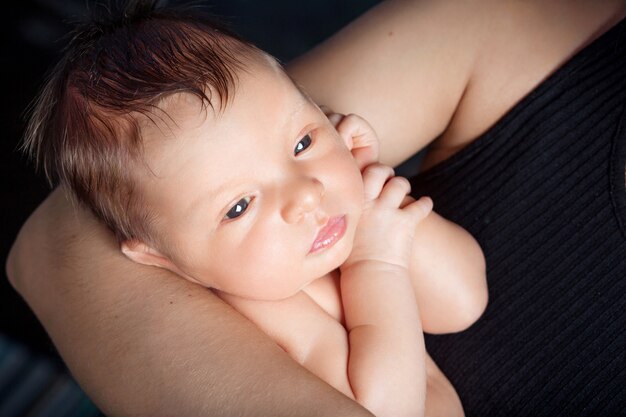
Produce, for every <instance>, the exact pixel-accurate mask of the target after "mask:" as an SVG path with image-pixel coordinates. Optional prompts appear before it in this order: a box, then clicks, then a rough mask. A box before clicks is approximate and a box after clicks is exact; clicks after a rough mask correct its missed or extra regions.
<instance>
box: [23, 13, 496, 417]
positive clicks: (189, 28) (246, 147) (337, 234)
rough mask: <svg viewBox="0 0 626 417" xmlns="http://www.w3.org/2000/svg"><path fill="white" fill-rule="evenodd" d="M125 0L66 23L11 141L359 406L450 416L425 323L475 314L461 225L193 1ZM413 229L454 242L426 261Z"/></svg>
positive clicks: (130, 237)
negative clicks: (415, 194) (417, 195)
mask: <svg viewBox="0 0 626 417" xmlns="http://www.w3.org/2000/svg"><path fill="white" fill-rule="evenodd" d="M133 4H134V6H133V7H131V8H129V9H128V10H126V11H125V13H124V14H123V17H120V18H119V19H117V20H110V21H107V22H91V23H87V24H85V25H83V26H80V27H78V28H77V29H76V31H75V33H74V36H73V38H72V41H71V42H70V45H69V47H68V48H67V50H66V52H65V55H64V56H63V58H62V60H61V62H60V63H59V64H58V65H57V67H56V68H55V70H54V71H53V73H52V75H51V77H50V79H49V81H48V83H47V85H46V86H45V87H44V90H43V92H42V94H41V95H40V97H39V99H38V101H37V103H36V104H35V107H34V110H33V115H32V118H31V122H30V124H29V128H28V131H27V135H26V143H25V145H26V148H27V149H28V150H29V151H30V153H31V154H32V155H33V156H34V158H35V159H36V161H37V162H38V164H39V165H41V166H43V167H44V169H45V171H46V174H47V175H48V177H49V178H50V179H51V180H52V181H53V182H58V183H62V184H66V185H68V186H69V188H71V189H72V190H73V192H74V194H75V195H76V196H77V197H78V198H79V200H80V201H82V202H84V203H85V204H87V205H88V206H89V207H90V208H91V209H92V210H93V211H94V213H95V214H96V215H97V216H99V217H100V218H101V219H102V220H103V221H104V222H105V223H106V224H107V225H108V226H109V227H110V228H111V229H112V230H113V231H114V232H115V233H116V235H117V237H118V239H119V241H120V246H121V250H122V252H123V253H124V254H125V255H126V256H127V257H129V258H130V259H132V260H133V261H135V262H138V263H142V264H146V265H153V266H157V267H160V268H166V269H168V270H170V271H173V272H175V273H176V274H178V275H180V276H181V277H183V278H186V279H188V280H190V281H193V282H196V283H198V284H200V285H203V286H206V287H208V288H211V289H212V290H213V291H215V292H216V293H217V294H218V295H219V296H220V297H221V298H222V299H223V300H224V301H226V302H227V303H228V304H230V305H231V306H232V307H233V308H235V309H236V310H237V311H239V312H240V313H241V314H243V315H244V316H246V317H247V318H248V319H250V320H251V321H252V322H254V323H255V324H256V325H257V326H259V327H260V328H261V329H262V330H263V331H264V332H265V333H267V334H268V336H269V337H271V338H272V339H273V340H275V341H276V343H277V344H278V345H279V346H281V347H282V348H283V349H284V350H285V351H286V352H288V353H289V354H290V355H291V356H292V357H293V358H294V359H295V360H296V361H298V362H299V363H300V364H302V365H303V366H304V367H306V368H307V369H309V370H310V371H311V372H313V373H314V374H316V375H317V376H319V377H320V378H322V379H323V380H325V381H326V382H328V383H329V384H330V385H332V386H333V387H335V388H336V389H338V390H339V391H341V392H342V393H344V394H345V395H347V396H349V397H351V398H353V399H355V400H356V401H358V402H359V403H361V404H362V405H364V406H365V407H366V408H368V409H369V410H371V411H372V412H373V413H374V414H376V415H378V416H384V415H390V416H405V415H406V416H415V415H421V414H423V413H424V407H425V404H426V411H427V412H428V413H429V414H437V413H442V415H459V414H462V409H461V407H460V403H459V401H458V398H457V397H456V394H455V392H454V390H453V389H452V388H451V386H450V385H449V383H448V382H447V380H446V379H445V377H444V376H443V374H441V372H440V371H439V370H438V369H437V367H436V366H435V365H434V363H432V361H431V360H430V359H429V358H428V357H427V355H426V353H425V351H424V343H423V336H422V330H423V328H424V329H427V330H428V331H431V332H449V331H458V330H461V329H463V328H465V327H467V326H468V325H469V324H471V322H473V321H474V320H476V319H477V317H478V315H479V314H480V312H482V309H483V308H484V303H485V300H486V284H485V280H484V261H483V258H482V254H481V252H480V249H479V248H478V246H477V245H476V243H475V242H474V240H473V239H471V237H470V236H469V235H468V234H467V233H466V232H465V231H464V230H462V229H460V228H459V227H456V226H454V225H452V224H450V223H448V222H446V221H444V220H443V219H441V218H439V217H438V216H437V215H436V214H435V213H432V212H431V208H432V203H431V201H430V199H428V198H425V197H424V198H421V199H419V200H417V201H413V200H412V199H410V198H409V197H407V194H408V193H409V191H410V187H409V183H408V181H407V180H405V179H403V178H400V177H395V176H394V174H393V170H392V169H391V168H389V167H386V166H384V165H382V164H380V163H378V161H377V158H378V142H377V138H376V136H375V134H374V132H373V130H372V129H371V128H370V126H369V125H368V124H367V123H366V122H365V121H364V120H362V119H361V118H359V117H358V116H355V115H350V116H345V117H344V116H341V115H335V114H332V115H330V116H329V117H327V115H325V114H324V112H322V111H321V110H320V108H319V107H318V106H317V105H316V104H315V103H313V102H312V101H311V100H310V99H309V98H308V97H307V95H306V94H304V93H303V92H302V91H301V90H300V89H299V88H297V87H296V86H295V85H294V83H293V82H292V80H291V79H290V78H289V77H288V76H287V75H286V74H285V73H284V71H283V70H282V68H281V67H280V65H279V64H278V63H277V62H276V61H275V60H274V59H273V58H271V57H270V56H268V55H267V54H265V53H263V52H262V51H259V50H258V49H256V48H254V47H253V46H251V45H249V44H247V43H246V42H244V41H242V40H240V39H238V38H237V37H236V36H235V35H233V34H230V33H229V32H228V31H226V30H224V29H223V28H221V27H220V26H219V25H218V24H216V23H215V22H213V21H211V20H210V19H208V18H206V17H205V16H203V15H202V14H200V13H199V12H198V11H197V10H194V11H193V12H190V11H185V10H176V9H167V10H166V9H160V10H153V8H152V7H150V6H149V5H148V6H146V5H143V4H142V3H141V2H135V3H133ZM427 234H430V236H445V237H446V243H447V244H449V246H450V251H446V252H443V251H440V252H442V253H438V255H439V256H436V257H434V259H425V258H426V256H424V253H431V252H428V251H425V250H424V246H425V244H424V243H426V244H427V243H428V241H429V239H430V237H429V236H427ZM433 263H434V264H435V266H434V267H430V266H432V265H433ZM421 265H427V266H429V267H426V268H424V267H423V266H421ZM461 268H463V270H461V271H460V270H459V269H461ZM464 274H466V275H464ZM470 277H471V278H470ZM476 277H478V278H476ZM465 279H471V280H473V281H474V282H475V281H476V280H477V279H478V281H479V282H480V283H479V285H478V286H477V287H478V290H476V291H473V292H468V293H464V292H463V289H464V288H466V287H467V285H464V284H463V281H464V280H465ZM450 281H453V282H455V283H456V281H458V282H459V285H458V289H459V290H458V293H457V292H455V293H454V294H439V292H440V291H437V289H438V288H444V287H446V286H447V284H449V282H450ZM416 300H417V301H416ZM422 300H424V302H422ZM418 304H419V309H418ZM468 305H469V306H477V307H473V308H469V309H468V308H467V306H468ZM468 310H469V311H471V314H469V315H467V314H464V313H463V312H465V311H468ZM442 311H444V312H445V314H441V312H442ZM459 312H461V313H459ZM468 317H469V318H468Z"/></svg>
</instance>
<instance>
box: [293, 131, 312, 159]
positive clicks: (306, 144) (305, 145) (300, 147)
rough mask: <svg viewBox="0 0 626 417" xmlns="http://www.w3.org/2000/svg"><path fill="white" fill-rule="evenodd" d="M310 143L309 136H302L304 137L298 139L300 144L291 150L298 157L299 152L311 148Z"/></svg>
mask: <svg viewBox="0 0 626 417" xmlns="http://www.w3.org/2000/svg"><path fill="white" fill-rule="evenodd" d="M311 142H312V139H311V135H308V134H307V135H304V137H303V138H302V139H300V142H298V144H297V145H296V148H295V149H294V150H293V154H294V155H298V154H299V153H300V152H302V151H304V150H305V149H306V148H308V147H309V146H311Z"/></svg>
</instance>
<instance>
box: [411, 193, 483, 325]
mask: <svg viewBox="0 0 626 417" xmlns="http://www.w3.org/2000/svg"><path fill="white" fill-rule="evenodd" d="M435 206H436V202H435ZM410 271H411V279H412V282H413V286H414V287H415V294H416V297H417V303H418V305H419V308H420V315H421V318H422V327H423V330H424V331H425V332H427V333H452V332H458V331H461V330H464V329H466V328H467V327H469V326H470V325H471V324H472V323H474V322H475V321H476V320H477V319H478V318H479V317H480V315H481V314H482V313H483V311H484V310H485V307H486V305H487V298H488V294H487V280H486V274H485V260H484V256H483V253H482V250H481V249H480V246H479V245H478V243H477V242H476V240H474V238H473V237H472V236H471V235H470V234H469V233H468V232H467V231H466V230H465V229H463V228H462V227H460V226H459V225H457V224H455V223H453V222H451V221H449V220H446V219H444V218H443V217H441V216H440V215H438V214H437V213H435V212H434V211H433V212H431V213H430V214H429V215H428V217H426V218H425V219H424V220H423V221H422V222H420V223H419V224H418V225H417V230H416V232H415V239H414V241H413V255H412V257H411V269H410Z"/></svg>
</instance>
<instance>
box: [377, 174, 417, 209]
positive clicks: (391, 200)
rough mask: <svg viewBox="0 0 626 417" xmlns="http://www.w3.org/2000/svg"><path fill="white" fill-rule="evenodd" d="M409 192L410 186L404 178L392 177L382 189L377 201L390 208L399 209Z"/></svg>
mask: <svg viewBox="0 0 626 417" xmlns="http://www.w3.org/2000/svg"><path fill="white" fill-rule="evenodd" d="M410 192H411V184H410V183H409V180H407V179H406V178H404V177H393V178H391V179H390V180H389V181H387V183H386V184H385V186H384V187H383V190H382V191H381V193H380V197H378V200H379V201H380V202H381V203H383V204H385V205H388V206H391V207H396V208H397V207H401V205H402V202H403V201H404V198H405V197H406V196H407V194H408V193H410Z"/></svg>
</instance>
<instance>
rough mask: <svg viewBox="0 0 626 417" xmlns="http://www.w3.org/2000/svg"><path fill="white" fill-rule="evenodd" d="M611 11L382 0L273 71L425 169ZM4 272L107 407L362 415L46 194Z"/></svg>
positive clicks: (610, 17) (600, 5) (215, 306)
mask: <svg viewBox="0 0 626 417" xmlns="http://www.w3.org/2000/svg"><path fill="white" fill-rule="evenodd" d="M624 14H626V2H624V1H615V0H612V1H604V2H597V1H592V0H590V1H576V2H572V1H553V2H550V3H547V2H541V1H514V0H505V1H502V0H499V1H498V0H493V1H489V0H484V1H474V2H458V1H435V0H432V1H428V0H424V1H401V0H396V1H389V2H385V3H383V4H381V5H379V6H377V7H375V8H374V9H372V10H371V11H370V12H368V13H366V14H365V15H364V16H362V17H361V18H359V19H358V20H356V21H355V22H354V23H352V24H351V25H349V26H348V27H347V28H345V29H344V30H343V31H341V32H340V33H338V34H337V35H335V36H334V37H333V38H331V39H330V40H328V41H327V42H325V43H324V44H322V45H321V46H320V47H318V48H316V49H314V50H313V51H311V52H310V53H308V54H306V55H304V56H303V57H301V58H299V59H298V60H296V61H295V62H293V63H292V64H290V65H289V67H288V71H290V74H291V75H292V76H293V77H294V78H295V79H296V81H297V82H298V83H299V84H301V85H302V86H304V88H305V89H306V90H307V91H308V92H309V94H311V96H312V97H313V98H314V99H315V100H316V101H317V102H318V103H323V104H326V105H328V106H330V107H331V108H333V109H334V110H335V111H338V112H348V113H357V114H360V115H362V116H363V117H364V118H365V119H366V120H368V121H370V122H371V124H372V125H373V126H374V128H375V130H376V131H377V132H378V134H379V137H380V138H381V160H382V162H383V163H386V164H391V165H395V164H397V163H399V162H401V161H402V160H404V159H406V158H408V157H409V156H410V155H412V154H413V153H414V152H415V151H417V150H419V149H421V148H423V147H425V146H426V145H428V144H431V143H432V146H431V150H430V152H429V154H428V156H427V158H426V161H425V164H426V166H430V165H433V164H435V163H436V162H437V161H440V160H443V159H445V158H447V157H448V156H450V155H452V154H453V153H454V152H455V151H457V150H459V149H460V148H462V147H463V146H464V145H466V144H467V143H468V142H470V141H471V140H472V139H473V138H474V137H476V136H477V135H479V134H480V133H482V132H484V131H485V130H486V129H488V128H489V127H490V126H491V125H492V124H493V123H494V122H495V121H497V120H498V119H499V118H500V117H501V116H502V115H503V114H505V113H506V112H507V111H508V110H509V109H510V108H511V107H512V106H513V105H514V104H515V103H516V102H517V101H519V100H520V99H521V98H522V97H523V96H524V95H526V94H527V93H528V92H529V91H531V90H532V89H533V88H534V87H535V86H536V85H538V84H539V83H540V82H541V81H542V80H543V79H545V77H546V76H547V75H548V74H550V73H551V72H552V71H554V69H556V68H557V67H558V66H559V65H560V64H561V63H563V62H564V61H565V60H566V59H567V58H568V57H570V56H571V55H572V54H574V53H575V52H576V51H577V50H579V49H580V48H581V47H583V46H584V45H585V44H587V43H588V42H590V41H591V40H592V39H594V38H595V37H597V36H598V35H599V34H600V33H602V32H604V31H605V30H606V29H608V28H609V27H610V26H612V25H613V24H615V23H616V22H617V21H618V20H619V19H620V18H622V17H623V16H624ZM435 138H437V139H436V140H435ZM431 244H432V242H431ZM442 244H445V242H443V243H442ZM7 272H8V275H9V277H10V279H11V282H12V284H13V285H14V286H15V288H16V289H17V290H18V291H19V292H20V293H21V294H22V295H23V296H24V298H25V299H26V300H27V302H28V303H29V304H30V306H31V307H32V308H33V310H34V311H35V313H36V314H37V316H38V317H39V318H40V320H41V321H42V322H43V324H44V326H45V327H46V329H47V330H48V332H49V333H50V335H51V336H52V338H53V340H54V342H55V344H56V346H57V347H58V349H59V351H60V353H61V355H62V356H63V358H64V359H65V360H66V362H67V363H68V365H69V367H70V369H71V370H72V372H73V373H74V375H75V376H76V377H77V379H78V380H79V382H80V383H81V385H82V386H83V387H84V388H85V389H86V391H87V393H88V394H89V395H90V396H91V397H92V398H93V399H94V401H95V402H96V404H98V405H99V406H100V407H101V408H102V409H103V411H104V412H105V413H107V414H110V415H244V416H245V415H264V414H269V415H277V416H281V415H311V416H314V415H355V416H357V415H369V414H368V413H367V411H365V410H364V409H362V408H361V407H359V406H358V405H357V404H356V403H354V402H352V401H351V400H349V399H347V398H345V397H343V396H342V395H341V394H339V393H338V392H336V391H334V390H333V389H332V388H330V387H329V386H327V385H326V384H325V383H323V382H322V381H320V380H318V379H317V378H316V377H314V376H313V375H311V374H309V373H308V372H307V371H305V370H304V369H302V368H300V367H299V366H298V365H297V364H296V363H295V362H294V361H292V360H291V359H290V358H289V357H288V356H287V355H286V354H285V353H284V352H282V351H281V350H280V349H278V348H277V347H276V346H275V345H274V344H273V343H272V342H271V341H270V340H269V339H268V338H266V337H265V336H264V335H263V334H261V333H260V332H259V331H258V330H257V329H256V328H255V327H254V326H252V325H251V324H250V323H248V322H247V321H246V320H244V319H243V318H241V317H240V316H239V315H238V314H237V313H235V312H234V311H232V309H230V308H229V307H228V306H227V305H225V304H224V303H223V302H221V301H220V300H219V299H217V297H215V296H214V295H213V294H212V293H211V292H210V291H207V290H206V289H204V288H202V287H199V286H194V285H192V284H189V283H187V282H186V281H184V280H181V279H179V278H178V277H173V276H172V275H171V274H169V273H167V272H166V271H162V270H158V269H153V268H148V267H141V266H139V265H136V264H134V263H132V262H130V261H127V260H126V259H125V258H124V257H123V256H122V255H121V254H120V253H119V250H118V247H117V244H116V243H115V240H114V239H113V237H112V235H111V234H110V233H109V232H108V231H107V230H106V229H105V228H104V227H103V226H101V225H100V224H99V223H98V222H97V221H96V220H95V219H94V218H93V217H92V216H91V214H90V213H88V212H86V211H85V210H83V209H80V208H73V207H72V206H71V204H70V203H69V202H68V201H67V200H66V199H65V197H64V195H63V193H62V191H61V190H56V191H54V192H53V193H52V194H51V195H50V196H49V197H48V199H47V200H46V201H44V203H43V204H42V205H41V206H40V207H39V209H38V210H37V211H36V212H35V213H34V214H33V215H32V216H31V218H30V219H29V220H28V222H27V223H26V224H25V225H24V227H23V229H22V231H21V232H20V235H19V236H18V238H17V241H16V242H15V245H14V247H13V249H12V252H11V254H10V256H9V259H8V261H7Z"/></svg>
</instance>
